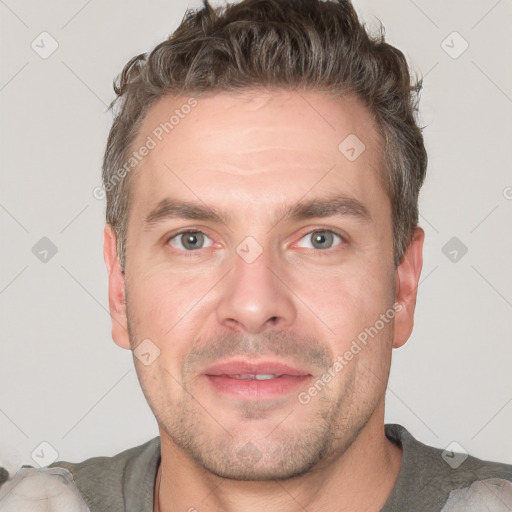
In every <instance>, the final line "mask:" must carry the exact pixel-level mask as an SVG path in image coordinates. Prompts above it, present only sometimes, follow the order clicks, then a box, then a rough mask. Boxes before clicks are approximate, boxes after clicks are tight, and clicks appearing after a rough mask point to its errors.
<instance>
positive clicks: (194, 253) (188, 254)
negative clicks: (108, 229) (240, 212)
mask: <svg viewBox="0 0 512 512" xmlns="http://www.w3.org/2000/svg"><path fill="white" fill-rule="evenodd" d="M317 231H325V232H326V233H332V234H334V235H336V236H337V237H339V238H340V239H341V242H340V243H339V244H338V245H336V246H334V247H331V248H329V249H325V250H321V249H317V250H316V251H315V252H316V253H317V254H318V255H319V256H328V255H329V254H330V253H331V251H333V250H335V249H336V247H340V246H343V245H344V244H346V243H347V239H346V237H345V236H344V235H342V234H341V233H339V232H338V231H336V230H334V229H326V228H315V229H312V230H311V231H308V232H307V233H304V234H303V235H302V236H301V237H300V239H299V240H302V239H303V238H304V237H305V236H307V235H311V234H312V233H315V232H317ZM187 233H202V234H203V235H206V236H208V235H207V234H206V233H205V232H204V231H201V230H200V229H194V228H187V229H184V230H182V231H178V232H177V233H173V234H172V235H171V236H169V237H167V238H166V241H165V245H169V242H170V241H171V240H172V239H173V238H176V237H178V236H180V235H186V234H187ZM312 250H314V249H312ZM181 252H182V253H184V254H185V255H186V257H191V258H194V257H197V256H200V254H199V252H200V250H199V249H198V250H195V251H181Z"/></svg>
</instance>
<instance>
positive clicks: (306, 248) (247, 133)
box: [104, 89, 424, 512]
mask: <svg viewBox="0 0 512 512" xmlns="http://www.w3.org/2000/svg"><path fill="white" fill-rule="evenodd" d="M187 100H188V98H187V97H172V96H168V97H164V98H162V99H160V100H159V101H158V102H157V103H155V105H153V107H152V108H151V109H150V111H149V112H148V114H147V116H146V118H145V120H144V123H143V125H142V127H141V130H140V133H139V136H138V140H137V141H136V144H135V145H134V146H136V147H138V145H141V144H143V143H144V141H145V140H146V138H147V136H148V135H151V133H152V131H153V130H154V129H155V127H156V126H158V125H159V124H160V123H161V122H162V121H164V120H166V119H169V116H170V115H171V114H172V113H173V112H174V110H175V109H176V108H178V109H179V108H180V107H181V106H182V105H183V104H185V103H186V101H187ZM197 102H198V104H197V106H196V107H195V108H193V109H192V110H191V112H190V113H189V114H188V115H187V116H186V117H184V119H181V120H180V123H179V124H178V125H177V126H176V127H175V128H174V129H173V130H172V132H170V133H169V135H167V136H166V137H165V138H164V139H163V140H162V141H161V142H159V143H158V144H157V146H156V147H155V148H154V149H152V151H151V152H150V153H149V154H148V155H147V156H146V157H145V158H144V159H143V160H142V161H141V163H140V164H139V166H138V168H137V169H136V171H134V172H135V174H134V176H132V178H133V181H132V185H131V186H132V187H133V188H132V190H133V194H132V196H131V203H130V213H129V222H128V235H127V252H126V255H127V259H126V269H125V274H123V273H122V272H121V269H120V266H119V260H118V255H117V250H116V239H115V234H114V231H113V229H112V228H111V226H109V225H107V226H106V227H105V231H104V236H105V240H104V241H105V245H104V257H105V262H106V265H107V269H108V273H109V303H110V311H111V316H112V319H113V322H112V325H113V328H112V336H113V339H114V341H115V342H116V343H117V344H118V345H119V346H120V347H123V348H125V349H132V350H133V349H134V348H136V347H137V346H138V344H139V343H141V342H142V340H145V339H150V340H151V343H153V344H154V346H156V347H158V349H159V350H160V355H159V357H157V358H156V359H155V360H154V361H153V362H152V363H151V364H149V365H144V364H142V363H141V361H139V359H138V358H136V357H134V362H135V366H136V370H137V374H138V377H139V380H140V383H141V386H142V389H143V391H144V393H145V396H146V398H147V400H148V403H149V405H150V407H151V408H152V410H153V412H154V414H155V416H156V418H157V421H158V427H159V432H160V437H161V443H162V462H161V465H160V468H159V471H158V475H157V483H158V481H159V479H160V477H161V484H160V486H158V485H157V486H156V488H155V510H160V511H161V512H164V511H171V510H172V511H175V510H189V509H191V507H194V508H195V509H196V510H198V511H199V512H202V511H239V510H244V511H252V510H262V509H263V510H279V511H284V512H287V511H296V510H303V509H304V508H305V509H307V510H308V511H310V512H314V511H317V510H318V511H319V510H322V511H334V510H336V511H341V510H380V508H381V507H382V506H383V505H384V503H385V501H386V499H387V497H388V496H389V494H390V492H391V490H392V488H393V486H394V484H395V482H396V478H397V476H398V472H399V469H400V463H401V447H400V446H397V445H395V444H393V443H392V442H390V441H389V440H388V439H387V438H386V437H385V434H384V395H385V390H386V386H387V380H388V374H389V369H390V364H391V352H392V348H393V347H394V348H397V347H400V346H401V345H403V344H404V343H405V342H406V341H407V339H408V338H409V336H410V334H411V331H412V328H413V317H414V309H415V304H416V289H417V286H418V281H419V277H420V273H421V267H422V247H423V240H424V232H423V230H422V229H421V228H419V227H418V228H416V230H415V232H414V237H413V240H412V242H411V244H410V246H409V248H408V250H407V252H406V254H405V257H404V259H403V260H402V263H401V264H400V265H399V266H398V267H397V268H395V267H394V265H393V238H392V224H391V205H390V201H389V198H388V196H387V194H386V191H385V188H384V186H383V183H382V181H381V180H380V179H379V169H380V166H381V156H382V140H381V138H380V135H379V133H378V131H377V129H376V126H375V124H374V121H373V118H372V116H371V114H370V113H369V112H368V111H367V109H366V108H365V107H364V106H363V105H362V103H361V102H360V101H359V100H357V99H355V98H350V97H346V98H343V99H333V98H330V97H328V96H326V95H324V94H322V93H321V92H317V91H306V92H301V93H300V94H299V93H297V92H295V91H286V90H274V91H263V90H256V89H255V90H250V91H245V92H244V93H243V94H227V93H222V94H214V95H210V96H207V97H203V98H197ZM349 134H356V135H357V137H358V138H359V139H360V140H361V141H363V143H364V144H365V147H366V149H365V150H364V152H363V153H362V154H361V155H360V156H359V157H358V158H357V159H355V160H354V161H349V160H348V159H347V158H346V157H345V156H344V155H343V154H342V153H341V152H340V151H339V150H338V145H339V144H340V142H342V141H343V140H344V139H345V138H346V137H347V136H348V135H349ZM334 193H336V194H339V195H343V196H347V197H351V198H354V199H357V200H358V201H360V202H361V203H362V204H364V205H365V206H366V208H367V210H368V212H369V213H370V217H371V218H369V219H367V220H364V219H360V218H357V217H355V216H350V215H344V216H331V217H326V218H315V219H305V220H290V219H282V218H281V215H280V214H281V211H282V207H283V205H284V204H286V205H293V204H296V203H298V202H299V201H301V200H310V199H315V198H325V197H327V196H330V195H332V194H334ZM165 197H172V198H177V199H181V200H186V201H191V202H195V203H199V204H203V205H204V204H206V205H210V206H214V207H216V208H217V209H218V210H220V211H221V212H225V213H226V214H231V219H230V220H229V221H226V222H225V223H217V222H213V221H209V220H207V221H203V220H199V221H198V220H190V219H167V220H165V221H163V222H162V223H160V224H158V225H156V226H155V227H154V228H153V229H152V230H149V231H148V230H145V229H144V223H143V221H144V219H145V218H146V216H147V215H148V213H149V212H150V211H151V210H152V209H153V208H154V207H155V206H156V204H157V203H158V201H160V199H163V198H165ZM184 228H193V229H195V230H197V231H200V232H201V233H204V234H205V235H207V236H206V237H205V238H204V239H200V240H199V242H197V239H196V244H197V243H198V245H197V246H198V247H199V248H198V249H195V250H190V248H188V250H187V247H190V246H187V245H184V241H183V238H182V237H179V236H176V233H177V232H178V231H180V230H181V229H184ZM315 230H316V231H319V230H332V231H333V232H335V233H339V234H340V235H341V236H342V237H343V238H337V237H336V236H335V237H333V238H332V239H329V241H331V243H329V241H328V242H327V243H326V244H325V245H324V246H320V248H319V246H318V245H315V244H314V240H315V234H317V233H316V231H315ZM247 236H251V237H253V238H254V239H255V240H256V241H257V242H258V244H259V246H260V247H261V249H262V253H261V254H260V255H259V257H258V258H257V259H256V260H255V261H254V262H252V263H250V264H249V263H247V262H246V261H245V260H244V259H243V258H242V257H241V256H240V255H239V254H238V253H237V251H236V248H237V246H238V245H239V244H240V243H241V242H242V241H243V240H244V239H245V238H246V237H247ZM171 237H174V238H171ZM169 239H171V240H169ZM203 240H204V242H203ZM191 253H193V254H192V255H191ZM394 303H396V304H398V308H397V312H396V314H395V316H394V319H393V320H391V321H389V322H388V323H386V324H385V326H384V327H383V328H382V329H381V330H380V331H379V332H378V334H377V335H376V336H375V337H374V338H373V339H372V340H371V342H369V343H368V344H367V345H366V346H365V347H364V348H363V349H362V350H361V351H360V352H359V353H357V355H355V356H354V357H353V358H352V359H351V360H350V361H348V363H347V364H346V366H344V367H343V370H341V371H340V372H339V373H337V374H336V376H335V377H334V378H332V380H331V381H330V382H329V383H328V384H327V385H326V386H325V387H324V388H323V389H322V390H321V391H320V392H319V393H318V395H317V396H315V397H313V398H312V399H311V401H310V402H309V403H308V404H307V405H303V404H301V403H300V402H299V401H298V398H297V392H298V391H304V390H306V391H307V389H309V388H310V387H311V383H312V382H314V381H316V380H318V379H319V378H321V377H322V375H323V374H325V372H326V370H327V368H328V367H329V365H331V364H332V363H333V362H334V361H335V360H336V357H337V356H338V355H340V354H344V353H345V352H346V351H347V350H348V349H349V348H350V346H351V343H352V341H353V340H354V339H356V337H357V335H358V334H359V333H361V332H362V331H364V329H365V328H368V327H370V326H373V325H374V324H375V322H376V320H378V319H379V315H381V314H383V313H385V312H386V311H388V310H390V308H391V309H392V308H393V304H394ZM237 354H238V355H241V357H243V358H244V359H246V360H248V361H251V360H254V359H257V358H261V357H262V355H265V356H268V357H269V358H272V359H279V360H281V361H286V362H288V363H290V364H292V365H295V366H297V367H300V368H305V369H307V371H308V372H309V374H310V376H311V377H310V380H309V381H308V382H307V383H305V384H304V385H301V388H300V389H297V390H296V391H297V392H295V391H294V392H292V393H288V394H285V395H282V396H281V397H279V398H274V399H272V400H268V399H256V400H255V399H251V400H249V399H247V400H246V399H243V398H242V399H241V398H235V397H231V396H227V395H223V394H221V393H218V392H216V391H215V389H213V387H212V386H211V385H210V384H209V382H208V381H207V379H206V378H205V377H204V375H202V372H203V371H204V369H205V368H206V367H207V366H208V365H210V364H212V363H215V362H216V361H220V360H221V359H226V358H228V357H232V356H234V355H237Z"/></svg>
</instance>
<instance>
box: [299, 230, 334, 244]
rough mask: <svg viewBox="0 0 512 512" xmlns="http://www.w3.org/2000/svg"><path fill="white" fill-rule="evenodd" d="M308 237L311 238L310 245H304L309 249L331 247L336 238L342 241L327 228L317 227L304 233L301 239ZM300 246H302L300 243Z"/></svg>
mask: <svg viewBox="0 0 512 512" xmlns="http://www.w3.org/2000/svg"><path fill="white" fill-rule="evenodd" d="M308 239H310V240H311V242H310V243H311V245H309V246H306V247H307V248H309V249H331V248H332V247H333V242H335V241H336V239H338V240H339V241H340V242H341V241H342V239H341V237H340V236H339V235H337V234H336V233H334V232H332V231H329V230H327V229H317V230H315V231H311V232H310V233H307V234H306V235H304V236H303V237H302V239H301V240H308ZM336 245H338V244H336ZM300 247H304V246H303V245H301V246H300Z"/></svg>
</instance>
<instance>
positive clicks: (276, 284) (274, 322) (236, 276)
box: [217, 250, 297, 334]
mask: <svg viewBox="0 0 512 512" xmlns="http://www.w3.org/2000/svg"><path fill="white" fill-rule="evenodd" d="M240 254H242V253H240ZM248 261H250V260H246V259H244V258H243V257H242V256H239V254H236V255H235V256H234V263H233V269H232V271H231V272H229V273H228V275H227V276H226V279H225V280H223V281H224V288H223V290H222V296H221V298H220V300H219V302H218V305H217V319H218V321H219V323H220V324H222V325H223V326H226V327H228V328H231V329H237V330H240V331H243V332H246V333H252V334H256V333H261V332H263V331H265V330H266V329H269V328H275V329H285V328H286V327H289V326H290V325H292V324H293V322H294V320H295V318H296V315H297V312H296V307H295V305H294V302H293V300H292V297H293V294H292V292H291V291H290V289H289V288H288V287H287V286H286V283H285V281H286V278H283V277H284V276H281V275H280V274H282V272H280V271H279V268H278V265H277V264H276V261H275V258H273V257H272V255H271V254H270V251H268V250H263V252H262V253H261V254H260V255H259V256H258V257H257V258H256V259H255V260H254V261H252V262H248Z"/></svg>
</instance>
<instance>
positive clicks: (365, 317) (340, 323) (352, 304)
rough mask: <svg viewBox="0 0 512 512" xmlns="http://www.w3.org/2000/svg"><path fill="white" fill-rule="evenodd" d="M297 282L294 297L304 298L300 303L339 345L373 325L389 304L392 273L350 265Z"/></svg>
mask: <svg viewBox="0 0 512 512" xmlns="http://www.w3.org/2000/svg"><path fill="white" fill-rule="evenodd" d="M304 275H306V274H303V276H304ZM301 280H302V291H301V292H300V293H299V294H298V295H299V296H301V297H305V298H307V300H305V301H304V302H305V303H306V304H307V305H308V306H309V307H310V308H311V310H312V311H314V313H315V314H316V316H317V318H318V319H319V320H321V321H322V322H323V323H325V325H327V326H328V327H329V328H330V329H331V330H332V331H334V336H335V338H336V339H337V340H339V342H341V343H343V342H347V341H348V342H350V341H351V339H352V337H354V336H357V334H358V333H359V332H360V331H361V330H364V328H366V327H369V326H371V325H373V324H374V323H375V321H376V320H377V319H378V318H379V315H381V314H383V313H385V312H386V311H387V310H388V308H389V307H390V306H391V305H392V301H393V282H394V281H393V274H392V272H390V271H389V269H385V268H383V267H381V266H379V265H372V264H370V263H367V264H360V263H357V262H354V263H353V264H347V265H344V266H343V267H340V268H339V269H337V270H335V271H333V270H332V269H329V270H328V271H327V270H326V271H325V272H315V273H314V274H311V276H310V277H308V278H307V279H305V278H304V277H302V278H301ZM330 334H333V333H332V332H331V333H330Z"/></svg>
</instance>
